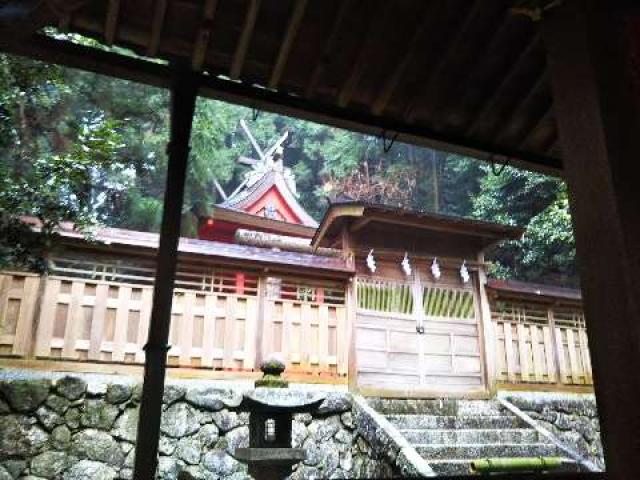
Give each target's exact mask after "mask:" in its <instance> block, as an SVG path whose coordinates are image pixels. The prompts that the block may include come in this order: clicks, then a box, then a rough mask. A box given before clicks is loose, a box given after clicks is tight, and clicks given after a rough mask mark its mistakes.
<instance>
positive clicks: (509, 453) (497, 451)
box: [413, 443, 559, 462]
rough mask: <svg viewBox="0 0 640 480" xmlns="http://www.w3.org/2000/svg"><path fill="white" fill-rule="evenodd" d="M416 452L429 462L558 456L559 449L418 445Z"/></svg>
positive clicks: (544, 446)
mask: <svg viewBox="0 0 640 480" xmlns="http://www.w3.org/2000/svg"><path fill="white" fill-rule="evenodd" d="M413 446H414V447H415V449H416V451H417V452H418V453H419V454H420V455H421V456H422V457H423V458H424V459H425V460H426V461H427V462H429V461H431V460H448V459H451V458H469V459H476V458H487V457H541V456H557V455H559V452H558V449H557V448H556V446H555V445H553V444H548V443H485V444H482V445H478V444H458V445H447V444H429V445H425V444H416V445H413Z"/></svg>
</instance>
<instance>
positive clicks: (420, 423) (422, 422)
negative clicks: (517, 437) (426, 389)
mask: <svg viewBox="0 0 640 480" xmlns="http://www.w3.org/2000/svg"><path fill="white" fill-rule="evenodd" d="M386 418H387V420H389V422H391V424H393V425H394V426H395V427H396V428H398V429H400V430H403V429H438V430H442V429H472V428H481V429H504V428H525V427H527V424H526V423H525V422H523V421H522V420H521V419H520V418H518V417H516V416H515V415H481V416H461V417H458V416H455V415H405V414H393V415H387V416H386Z"/></svg>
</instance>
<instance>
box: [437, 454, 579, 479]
mask: <svg viewBox="0 0 640 480" xmlns="http://www.w3.org/2000/svg"><path fill="white" fill-rule="evenodd" d="M565 461H566V464H565V465H563V466H562V467H560V468H558V469H557V470H554V472H578V471H579V469H578V467H577V465H576V464H575V462H573V461H572V460H565ZM471 462H472V460H470V459H467V458H452V459H447V460H432V461H430V462H429V466H430V467H431V468H432V469H433V471H434V472H435V473H436V474H438V475H442V476H447V475H469V474H471Z"/></svg>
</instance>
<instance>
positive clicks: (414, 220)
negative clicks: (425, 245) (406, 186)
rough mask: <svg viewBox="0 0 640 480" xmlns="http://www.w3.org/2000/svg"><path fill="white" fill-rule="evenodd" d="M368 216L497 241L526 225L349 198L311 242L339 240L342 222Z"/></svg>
mask: <svg viewBox="0 0 640 480" xmlns="http://www.w3.org/2000/svg"><path fill="white" fill-rule="evenodd" d="M387 215H388V217H387ZM367 217H369V218H371V221H372V222H373V221H381V220H383V219H384V222H385V223H388V224H389V225H394V224H396V225H405V226H411V227H415V228H417V229H421V230H432V231H449V232H451V233H452V234H460V235H467V236H469V237H476V238H481V237H482V238H488V239H492V240H494V241H495V242H498V241H500V240H515V239H518V238H520V237H521V236H522V234H523V233H524V230H523V229H522V228H519V227H512V226H508V225H501V224H497V223H490V222H484V221H480V220H471V219H466V218H462V217H453V216H448V215H440V214H433V213H426V212H418V211H412V210H407V209H403V208H399V207H392V206H388V205H382V204H373V203H367V202H353V201H347V202H338V203H333V204H332V205H331V206H330V207H329V209H328V210H327V212H326V213H325V215H324V217H323V218H322V220H321V222H320V226H319V227H318V229H317V231H316V234H315V235H314V237H313V239H312V240H311V245H312V246H313V247H314V248H317V247H319V246H321V245H326V242H327V241H329V240H331V239H335V238H336V237H337V235H338V234H339V232H338V231H335V230H336V229H337V227H336V226H337V224H338V223H343V222H344V220H346V219H348V218H351V219H355V218H365V219H366V218H367Z"/></svg>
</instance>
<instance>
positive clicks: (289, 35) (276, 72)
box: [268, 0, 307, 88]
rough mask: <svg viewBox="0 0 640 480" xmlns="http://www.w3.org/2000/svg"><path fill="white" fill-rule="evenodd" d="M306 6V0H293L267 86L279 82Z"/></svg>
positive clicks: (275, 85) (276, 84) (274, 86)
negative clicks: (293, 4) (285, 29)
mask: <svg viewBox="0 0 640 480" xmlns="http://www.w3.org/2000/svg"><path fill="white" fill-rule="evenodd" d="M306 8H307V0H296V1H295V6H294V7H293V12H292V13H291V18H290V19H289V24H288V25H287V32H286V33H285V35H284V40H283V41H282V44H281V45H280V51H279V52H278V57H277V59H276V64H275V66H274V67H273V71H272V72H271V78H270V79H269V84H268V86H269V88H277V87H278V83H279V82H280V78H281V77H282V73H283V72H284V68H285V66H286V65H287V60H288V58H289V52H290V51H291V46H292V45H293V41H294V40H295V38H296V35H297V34H298V28H299V27H300V22H301V21H302V17H303V16H304V11H305V9H306Z"/></svg>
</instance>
